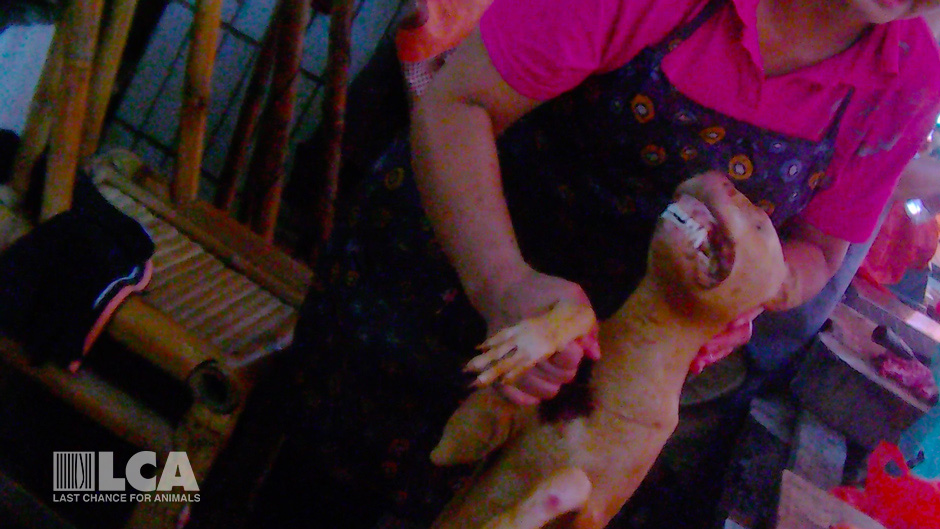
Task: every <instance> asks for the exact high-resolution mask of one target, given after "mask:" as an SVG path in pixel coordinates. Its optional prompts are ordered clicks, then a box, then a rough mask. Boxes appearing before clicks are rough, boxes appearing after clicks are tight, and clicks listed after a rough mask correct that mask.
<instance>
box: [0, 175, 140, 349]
mask: <svg viewBox="0 0 940 529" xmlns="http://www.w3.org/2000/svg"><path fill="white" fill-rule="evenodd" d="M153 252H154V245H153V241H152V240H151V239H150V236H149V235H148V234H147V232H146V231H145V230H144V228H143V227H142V226H141V225H140V224H138V223H137V222H136V221H135V220H133V219H132V218H130V217H128V216H126V215H124V214H123V213H122V212H120V211H119V210H117V209H116V208H115V207H114V206H112V205H111V204H110V203H109V202H108V201H107V200H106V199H105V198H104V197H103V196H101V194H100V193H99V192H98V190H97V188H95V186H94V184H93V183H92V182H91V180H90V178H88V177H84V176H82V177H80V178H79V179H78V181H77V183H76V187H75V193H74V205H73V207H72V209H70V210H69V211H65V212H63V213H60V214H58V215H56V216H54V217H52V218H51V219H49V220H48V221H46V222H43V223H41V224H39V225H38V226H37V227H36V228H35V229H34V230H32V231H31V232H30V233H28V234H27V235H25V236H24V237H22V238H21V239H19V240H18V241H16V242H15V243H13V244H12V245H11V246H10V247H9V248H7V249H6V250H4V251H3V253H0V330H2V331H3V332H4V333H6V334H8V335H9V336H11V337H13V338H15V339H17V340H19V341H20V342H21V343H22V344H23V346H24V348H25V349H26V351H27V353H28V354H29V355H30V356H31V359H32V360H33V361H35V362H41V361H45V360H48V359H52V360H55V361H56V362H60V363H66V364H67V363H69V362H72V361H74V360H77V359H79V358H81V356H82V353H83V346H84V343H85V339H86V336H88V334H89V331H90V330H91V329H92V327H93V326H94V325H95V323H96V322H97V321H98V319H99V318H100V317H101V316H102V311H103V310H105V308H106V307H107V305H108V303H109V301H110V300H111V299H113V298H114V296H116V295H118V294H119V293H120V292H121V291H122V290H123V289H124V288H126V287H128V286H131V285H137V284H139V283H140V282H141V281H143V280H144V279H145V274H146V264H147V262H148V261H149V259H150V258H151V256H152V255H153Z"/></svg>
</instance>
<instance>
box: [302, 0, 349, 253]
mask: <svg viewBox="0 0 940 529" xmlns="http://www.w3.org/2000/svg"><path fill="white" fill-rule="evenodd" d="M354 9H355V0H334V3H333V14H332V20H331V21H330V62H329V68H328V78H329V85H328V86H327V96H326V100H325V101H324V110H323V121H322V126H323V127H326V134H325V138H324V145H325V148H324V153H323V158H322V166H321V168H322V173H321V174H322V175H323V176H322V178H323V181H322V182H323V187H322V190H321V191H320V193H319V195H318V196H317V205H316V208H315V214H316V219H315V224H314V226H313V229H315V230H317V235H318V237H317V238H316V239H314V241H313V246H312V248H311V253H310V259H309V262H310V264H311V268H313V265H314V264H315V263H316V261H317V258H318V257H319V252H320V249H321V247H322V246H323V244H324V243H325V242H326V240H327V239H329V237H330V233H331V232H332V231H333V218H334V216H335V207H336V206H335V203H336V193H337V190H338V188H339V172H340V166H341V164H342V154H343V129H344V127H345V116H346V92H347V85H348V78H349V49H350V31H351V29H352V18H353V11H354Z"/></svg>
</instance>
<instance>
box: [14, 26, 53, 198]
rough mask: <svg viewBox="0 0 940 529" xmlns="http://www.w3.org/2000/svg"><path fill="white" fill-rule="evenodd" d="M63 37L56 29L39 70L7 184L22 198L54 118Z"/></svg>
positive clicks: (44, 146) (47, 139)
mask: <svg viewBox="0 0 940 529" xmlns="http://www.w3.org/2000/svg"><path fill="white" fill-rule="evenodd" d="M65 36H66V31H65V30H64V29H63V28H62V27H61V26H59V27H57V28H56V32H55V35H54V36H53V37H52V43H51V44H50V45H49V52H48V54H47V56H46V62H45V64H43V67H42V74H41V77H40V78H39V84H38V85H37V86H36V92H35V93H34V94H33V100H32V102H31V103H30V105H29V116H28V117H27V118H26V127H25V128H24V129H23V139H22V142H21V143H20V148H19V150H17V152H16V159H15V160H14V162H13V176H12V178H11V181H10V185H11V186H12V187H13V189H14V190H15V191H16V192H17V193H19V194H20V196H21V197H22V196H23V195H25V194H26V190H27V188H29V181H30V176H31V175H32V173H33V168H34V167H36V162H37V161H38V160H39V157H40V156H42V153H43V151H45V150H46V145H48V143H49V131H50V130H51V129H52V122H53V120H54V119H55V105H56V96H57V95H58V87H59V80H60V79H61V78H62V62H63V60H64V59H65V40H66V39H65Z"/></svg>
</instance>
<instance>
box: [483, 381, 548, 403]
mask: <svg viewBox="0 0 940 529" xmlns="http://www.w3.org/2000/svg"><path fill="white" fill-rule="evenodd" d="M493 387H494V388H495V389H496V391H497V393H499V394H500V395H502V396H503V398H505V399H506V400H508V401H509V402H512V403H513V404H516V405H518V406H534V405H536V404H538V403H539V402H541V401H542V399H540V398H538V397H534V396H532V395H529V394H528V393H525V392H524V391H522V390H520V389H517V388H515V387H513V386H508V385H506V384H496V385H495V386H493Z"/></svg>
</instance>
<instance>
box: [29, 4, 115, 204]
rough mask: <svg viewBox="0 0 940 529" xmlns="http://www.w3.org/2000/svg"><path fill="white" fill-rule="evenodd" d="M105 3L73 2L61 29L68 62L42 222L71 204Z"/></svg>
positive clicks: (55, 131)
mask: <svg viewBox="0 0 940 529" xmlns="http://www.w3.org/2000/svg"><path fill="white" fill-rule="evenodd" d="M103 8H104V0H72V1H71V2H70V3H69V4H68V7H67V8H66V10H65V13H64V14H63V15H64V16H63V19H62V22H61V24H60V27H59V29H60V30H62V31H64V32H65V45H66V48H65V59H64V61H63V64H62V79H61V81H62V82H61V83H60V84H61V86H60V91H59V97H58V98H57V99H56V106H57V107H58V108H57V112H58V117H57V119H56V122H55V126H54V127H53V129H52V132H51V138H50V150H49V165H48V170H47V171H46V185H45V188H44V191H43V197H42V207H41V210H40V215H39V216H40V218H41V219H42V220H45V219H48V218H49V217H52V216H53V215H55V214H57V213H60V212H62V211H65V210H67V209H68V208H69V207H70V206H71V204H72V187H73V185H74V182H75V170H76V168H77V167H78V155H79V152H78V149H79V143H80V142H81V138H82V123H83V122H84V121H85V108H86V104H87V101H88V82H89V78H90V77H91V65H92V61H93V60H94V57H95V46H96V45H97V42H98V26H99V25H100V22H101V12H102V10H103Z"/></svg>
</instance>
